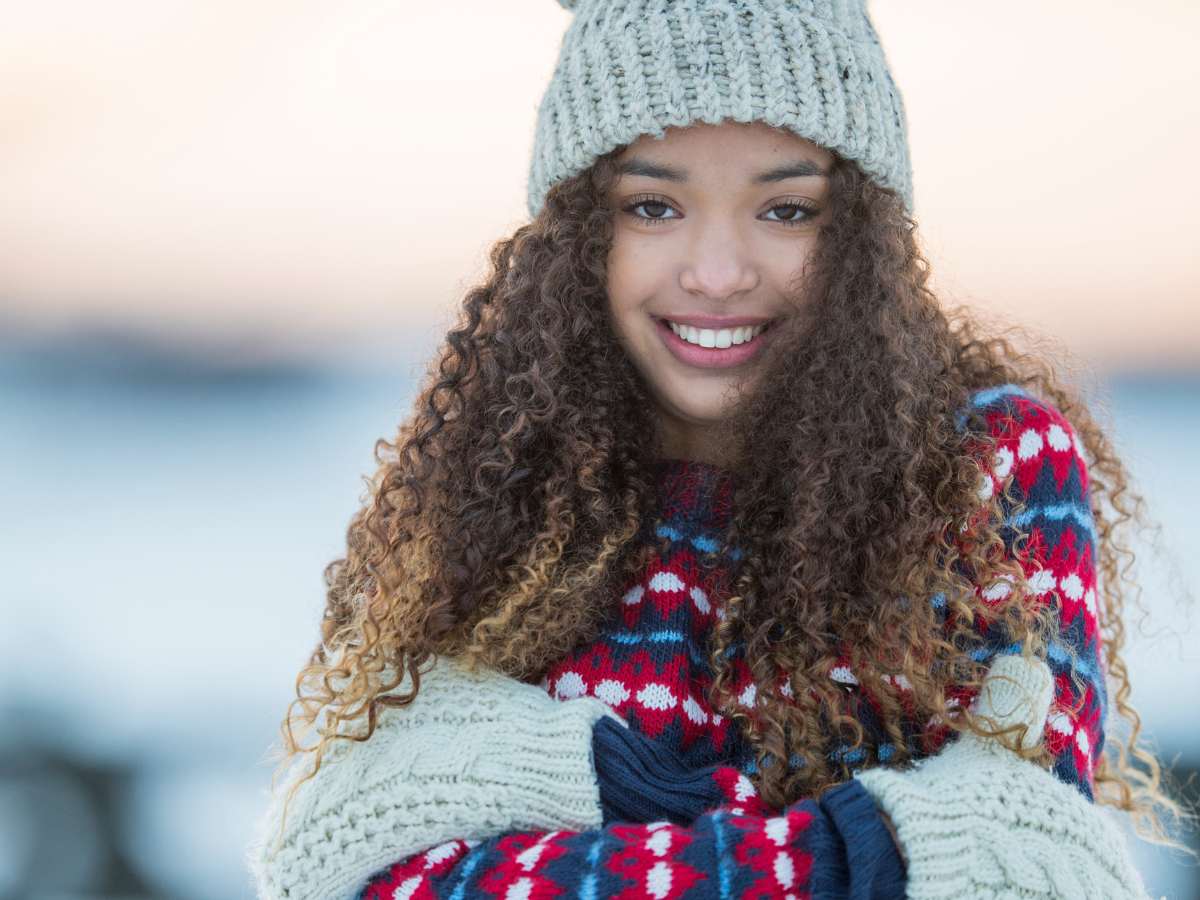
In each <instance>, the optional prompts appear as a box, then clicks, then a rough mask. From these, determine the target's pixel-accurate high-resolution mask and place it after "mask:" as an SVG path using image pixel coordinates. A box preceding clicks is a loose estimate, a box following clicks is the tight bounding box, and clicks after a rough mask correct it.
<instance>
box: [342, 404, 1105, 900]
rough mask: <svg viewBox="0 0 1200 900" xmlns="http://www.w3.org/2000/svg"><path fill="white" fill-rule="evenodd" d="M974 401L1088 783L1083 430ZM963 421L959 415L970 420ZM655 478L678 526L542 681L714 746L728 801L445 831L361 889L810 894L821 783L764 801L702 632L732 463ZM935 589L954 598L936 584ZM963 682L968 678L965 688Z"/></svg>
mask: <svg viewBox="0 0 1200 900" xmlns="http://www.w3.org/2000/svg"><path fill="white" fill-rule="evenodd" d="M972 403H973V405H974V406H975V407H977V408H978V409H979V410H980V411H982V412H983V413H984V414H985V415H986V419H987V422H988V427H989V431H990V433H991V434H992V435H994V436H995V437H996V438H997V439H998V448H997V453H996V455H995V458H994V459H993V461H992V465H991V466H990V467H989V468H988V469H986V470H985V475H984V480H983V482H982V486H981V490H982V491H983V492H984V495H985V496H986V495H987V494H989V493H990V492H992V491H996V490H998V489H999V488H1000V486H1001V485H1002V483H1003V482H1004V480H1005V478H1006V477H1007V476H1008V475H1009V474H1010V473H1011V474H1012V476H1013V478H1014V481H1015V488H1014V490H1013V493H1014V495H1015V496H1016V497H1017V498H1018V499H1022V498H1023V499H1024V500H1025V501H1026V505H1025V509H1024V510H1023V511H1022V512H1020V513H1019V514H1017V515H1014V514H1013V513H1012V511H1010V510H1008V509H1007V508H1006V515H1007V523H1008V526H1009V527H1008V528H1006V530H1005V541H1006V545H1008V546H1009V547H1010V548H1011V546H1012V538H1013V536H1014V534H1015V532H1014V529H1013V526H1019V527H1020V528H1021V529H1022V530H1024V531H1027V532H1030V533H1031V535H1030V539H1029V540H1028V542H1027V544H1026V547H1027V552H1026V553H1025V554H1024V555H1023V557H1022V560H1021V562H1022V566H1023V568H1024V571H1025V573H1026V576H1027V577H1028V578H1030V579H1031V580H1032V583H1033V584H1034V585H1035V586H1036V588H1037V590H1038V593H1039V596H1040V597H1042V598H1043V599H1044V602H1046V603H1049V604H1052V605H1053V606H1054V607H1055V608H1056V610H1057V618H1058V621H1059V635H1058V640H1057V641H1056V642H1054V643H1053V644H1052V645H1051V647H1050V648H1049V653H1048V662H1049V664H1050V667H1051V671H1052V673H1053V676H1054V681H1055V697H1054V702H1053V704H1052V706H1051V710H1050V715H1049V717H1048V719H1047V724H1046V730H1045V735H1044V736H1045V739H1046V742H1047V746H1048V747H1049V749H1050V751H1051V752H1052V753H1053V754H1054V757H1055V763H1054V767H1053V771H1054V773H1055V775H1056V776H1057V777H1058V778H1059V779H1061V780H1062V781H1064V782H1066V783H1068V784H1071V785H1073V786H1075V787H1076V788H1078V790H1079V791H1080V792H1081V793H1082V794H1083V795H1084V796H1086V797H1087V798H1088V799H1089V800H1090V799H1091V798H1092V790H1093V778H1092V775H1093V769H1094V766H1095V763H1096V761H1097V760H1098V758H1099V755H1100V753H1101V751H1102V749H1103V744H1104V731H1103V723H1104V720H1105V714H1106V711H1107V694H1106V690H1105V666H1104V660H1103V656H1102V645H1101V643H1100V636H1099V625H1098V621H1097V605H1096V599H1095V597H1096V594H1095V579H1096V571H1095V562H1094V553H1095V541H1096V535H1095V533H1094V526H1093V518H1092V513H1091V507H1090V500H1089V493H1088V475H1087V466H1086V463H1085V461H1084V456H1083V453H1082V446H1081V444H1080V442H1079V441H1078V439H1077V438H1076V436H1075V434H1074V431H1073V429H1072V427H1071V425H1070V424H1069V422H1068V421H1067V420H1066V418H1065V417H1064V416H1063V415H1062V414H1061V412H1059V411H1058V410H1057V409H1056V408H1055V407H1054V406H1052V405H1050V404H1048V403H1046V402H1044V401H1041V400H1039V399H1037V398H1035V397H1033V396H1031V395H1029V394H1027V393H1026V392H1025V391H1023V390H1022V389H1020V388H1019V387H1018V386H1016V385H1001V386H999V387H996V388H992V389H988V390H984V391H979V392H977V393H976V394H975V395H974V396H973V398H972ZM964 421H965V420H964V418H963V417H962V416H960V419H959V427H960V429H961V428H962V427H963V422H964ZM657 484H658V488H659V500H660V507H659V513H658V515H657V516H656V517H654V518H653V519H652V520H651V521H650V522H648V528H649V529H653V531H654V532H655V533H656V535H657V536H658V537H666V538H667V539H668V549H667V551H666V552H665V553H663V554H656V555H655V557H654V558H653V559H652V561H651V562H650V564H649V566H648V568H647V569H646V570H645V571H644V572H642V573H641V574H640V576H639V577H638V578H637V579H636V580H635V581H634V582H633V583H632V584H629V585H628V586H627V589H626V590H625V592H624V593H623V596H622V597H621V598H620V603H619V605H618V609H617V610H616V611H615V613H614V616H613V619H612V622H611V624H610V626H609V627H608V628H606V629H605V631H604V632H603V633H602V634H601V636H600V637H599V638H598V639H597V640H596V641H594V642H592V643H590V644H588V645H587V646H582V647H578V648H576V649H575V650H573V651H572V652H571V653H569V654H568V655H567V656H566V657H564V658H563V659H562V660H561V661H560V662H558V663H557V664H556V665H555V666H553V667H552V668H551V670H550V671H549V672H548V673H547V675H546V677H545V679H544V680H543V682H542V686H543V687H544V688H545V689H546V690H547V691H549V692H550V694H551V695H552V696H554V697H556V698H559V699H563V700H565V699H569V698H572V697H577V696H581V695H583V694H591V695H593V696H596V697H599V698H600V699H602V700H603V701H605V702H606V703H607V704H608V705H609V706H611V707H612V708H614V709H615V710H616V711H617V712H618V713H619V714H621V715H622V716H623V717H624V718H625V719H626V720H627V721H628V723H629V726H630V728H632V729H635V730H638V731H640V732H642V733H643V734H646V735H648V736H651V737H653V738H654V739H656V740H659V741H663V742H666V743H667V744H668V745H670V746H671V747H673V748H675V749H676V750H677V751H678V752H679V753H680V754H682V755H683V756H684V757H685V758H686V759H687V760H688V761H689V763H690V764H692V765H694V766H695V767H696V768H701V767H704V766H710V765H713V764H718V765H719V766H720V768H718V769H716V772H717V776H716V777H717V778H718V779H719V780H722V781H723V788H724V794H725V796H726V797H728V802H727V803H726V804H723V805H721V806H719V807H716V808H714V809H713V810H711V811H709V812H707V813H705V814H704V815H702V816H700V817H698V818H697V819H696V820H695V821H694V822H693V823H692V824H691V825H690V826H687V827H684V826H680V825H676V824H672V823H668V822H655V823H619V822H618V823H612V824H609V825H607V826H606V827H604V828H603V829H599V830H596V831H590V832H570V831H553V832H522V833H515V834H506V835H497V836H496V837H495V838H492V839H489V840H486V841H482V842H480V841H462V840H459V841H451V842H449V843H445V844H441V845H439V846H437V847H434V848H431V849H429V850H427V851H425V852H423V853H419V854H416V855H414V856H412V857H409V858H408V859H404V860H398V861H397V862H396V863H395V864H393V865H391V866H389V867H388V868H387V869H385V870H383V871H381V872H379V873H377V875H376V876H375V877H374V878H372V880H371V881H370V883H369V884H368V885H367V886H366V888H364V890H363V891H362V892H361V894H360V895H359V896H360V897H361V898H362V900H383V898H387V900H393V898H414V900H415V898H432V897H455V898H461V897H497V898H509V897H521V898H542V897H546V898H549V897H556V896H559V895H561V894H569V895H571V896H579V897H586V898H594V897H607V896H614V897H624V898H634V897H654V898H660V900H662V898H676V897H688V898H691V897H722V898H726V897H737V898H760V897H797V898H799V897H807V896H811V895H812V894H813V892H814V889H815V887H816V886H815V885H814V884H812V883H810V875H813V876H814V877H815V874H816V872H817V871H818V870H820V869H822V868H823V867H822V866H821V865H814V863H819V860H818V859H817V858H816V857H817V856H819V854H820V852H821V849H820V848H819V847H817V846H814V845H813V844H812V843H811V842H810V841H809V839H808V834H807V826H808V825H809V823H810V822H811V821H812V819H813V816H812V814H811V810H812V803H813V801H811V800H803V801H800V802H798V803H796V804H794V805H792V806H789V807H788V808H787V809H785V810H783V811H775V810H771V809H769V808H767V807H766V806H765V805H764V804H762V803H761V801H760V800H758V798H757V797H756V796H755V795H754V792H753V790H752V788H751V787H750V785H749V781H748V779H747V778H745V777H744V776H745V775H748V774H750V773H752V772H753V770H754V760H753V757H752V755H751V754H749V752H748V747H747V745H746V743H745V742H744V740H742V739H741V737H740V735H739V734H738V732H737V730H736V728H733V727H731V723H730V722H729V721H728V720H727V719H724V718H722V717H721V716H719V715H717V714H715V713H714V712H713V711H712V710H711V709H710V708H709V706H708V705H707V703H706V701H705V699H704V698H705V688H706V687H707V685H708V684H709V683H710V679H711V672H710V670H709V667H708V665H707V661H706V653H705V649H706V640H707V636H708V634H709V632H710V630H711V628H712V626H713V624H714V622H715V621H716V619H717V618H719V617H721V615H722V602H723V599H724V598H725V597H727V596H728V593H727V592H728V589H729V585H730V584H731V578H732V575H733V572H734V571H735V569H736V561H737V559H738V558H740V554H739V553H738V552H737V551H736V550H735V551H734V552H733V554H732V559H729V560H726V561H725V563H726V564H725V565H720V566H718V567H716V568H715V569H708V570H703V569H701V567H700V566H699V564H698V561H697V557H698V555H699V554H700V553H703V552H707V551H711V550H715V549H717V548H718V547H719V546H720V541H719V536H720V535H721V533H722V529H723V528H724V527H725V526H726V525H727V524H728V522H729V518H730V515H731V512H732V510H731V508H730V498H731V493H732V485H733V476H732V474H731V473H730V472H727V471H725V470H723V469H720V468H717V467H714V466H712V465H709V464H703V463H698V462H695V461H686V460H679V459H669V460H663V461H661V462H660V463H659V467H658V471H657ZM644 537H645V538H646V539H649V535H648V534H647V535H645V536H644ZM930 602H932V603H933V604H934V606H935V607H939V606H941V607H944V598H941V597H940V595H939V596H935V597H933V598H930ZM983 636H984V638H985V643H984V645H983V649H981V650H980V651H979V656H980V658H981V659H984V660H988V659H991V658H992V657H994V656H995V655H997V654H1004V653H1013V652H1016V651H1018V650H1019V645H1016V644H1011V643H1009V642H1008V641H1006V640H1005V639H1004V638H1003V636H1001V635H988V634H986V633H985V634H984V635H983ZM736 650H737V648H735V652H734V654H733V656H732V659H733V664H734V667H735V668H734V671H735V672H736V673H737V676H738V678H739V679H740V681H739V682H738V684H740V685H741V688H740V689H739V697H740V701H741V703H742V704H744V705H745V706H746V707H748V708H749V707H752V706H753V703H754V687H753V685H752V683H751V679H750V677H749V673H748V670H747V668H746V666H745V663H744V661H743V660H741V659H740V658H739V656H738V654H737V652H736ZM1072 651H1073V655H1074V657H1075V658H1074V659H1072ZM1072 668H1073V669H1074V671H1075V673H1076V674H1077V675H1078V676H1079V677H1080V678H1081V680H1082V683H1083V685H1084V687H1083V690H1082V692H1081V693H1077V692H1076V690H1075V688H1074V685H1073V683H1072V680H1071V677H1070V673H1071V670H1072ZM829 674H830V678H832V679H834V680H836V681H839V682H841V683H843V684H846V685H849V690H850V691H854V690H856V689H857V682H856V679H855V677H854V673H853V672H852V671H851V670H850V668H849V666H848V665H847V664H846V662H845V660H843V661H842V662H840V663H839V664H837V665H835V666H833V667H832V668H831V671H830V673H829ZM898 687H901V688H902V685H898ZM784 694H785V695H786V694H787V690H786V689H784ZM969 699H970V698H969V696H968V695H966V694H965V693H964V694H962V695H961V700H962V702H969ZM855 709H856V710H859V711H860V713H861V715H860V721H862V723H863V725H864V728H865V729H866V730H867V732H868V734H869V735H872V736H873V737H874V740H873V741H872V743H874V744H875V745H876V746H878V758H879V761H880V763H882V764H886V761H887V759H888V757H889V756H890V755H891V754H890V753H889V746H888V744H887V743H886V742H885V740H884V735H883V733H882V731H881V729H880V728H879V726H878V723H877V722H876V721H875V720H874V718H873V717H872V714H871V704H870V703H869V702H865V703H857V704H855ZM931 734H934V735H935V737H934V738H932V739H931V737H930V735H931ZM952 734H953V733H952V732H951V733H950V735H952ZM905 735H906V737H911V739H912V740H911V742H910V747H909V749H910V751H911V752H912V753H913V755H914V756H916V757H917V758H920V757H921V756H922V755H926V754H930V753H933V752H936V750H937V749H938V748H939V746H940V745H941V744H942V743H944V739H945V738H946V736H947V735H946V733H945V731H944V730H943V731H942V732H941V733H940V739H938V738H937V737H936V735H937V732H933V731H931V730H930V729H928V728H926V727H923V723H912V727H911V729H906V730H905ZM892 749H893V751H894V748H892ZM829 753H830V756H831V758H834V759H841V760H844V761H845V762H846V763H847V764H848V765H849V766H850V767H851V769H852V770H857V768H856V764H857V763H861V762H863V756H862V751H861V749H860V750H858V751H856V752H849V751H848V749H847V747H845V746H832V747H831V748H830V750H829ZM795 762H796V761H795V760H791V761H789V764H795ZM818 893H821V892H820V891H818Z"/></svg>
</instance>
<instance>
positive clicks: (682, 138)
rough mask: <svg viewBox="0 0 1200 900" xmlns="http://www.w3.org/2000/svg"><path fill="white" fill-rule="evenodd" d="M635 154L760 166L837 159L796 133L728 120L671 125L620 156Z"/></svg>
mask: <svg viewBox="0 0 1200 900" xmlns="http://www.w3.org/2000/svg"><path fill="white" fill-rule="evenodd" d="M633 156H637V157H638V158H641V159H652V160H655V161H665V160H668V159H669V160H671V161H674V162H680V163H683V162H685V161H691V162H692V163H694V164H695V165H702V164H705V163H709V164H719V165H721V166H722V167H724V168H729V167H731V166H745V167H747V168H751V167H752V168H760V167H761V166H762V164H763V163H772V164H774V163H778V162H780V161H783V160H793V159H809V160H812V161H813V162H816V163H818V164H819V165H820V167H821V168H822V169H825V168H827V167H828V166H829V164H830V163H831V162H833V154H832V153H830V152H829V151H828V150H826V149H825V148H824V147H821V146H820V145H818V144H815V143H813V142H812V141H810V140H808V139H807V138H803V137H801V136H800V135H798V134H796V133H795V132H792V131H788V130H787V129H784V128H775V127H773V126H771V125H768V124H767V123H765V122H734V121H732V120H728V119H727V120H725V121H723V122H721V123H719V124H715V125H714V124H712V123H709V122H698V123H695V124H692V125H688V126H686V127H683V128H680V127H670V128H667V129H666V131H665V133H664V135H663V136H662V137H661V138H656V137H655V136H654V135H650V134H643V135H641V136H640V137H638V139H637V140H636V141H634V142H633V143H631V144H629V146H627V147H626V148H625V149H624V151H622V152H621V153H620V154H619V155H618V156H617V159H618V160H626V159H629V158H630V157H633Z"/></svg>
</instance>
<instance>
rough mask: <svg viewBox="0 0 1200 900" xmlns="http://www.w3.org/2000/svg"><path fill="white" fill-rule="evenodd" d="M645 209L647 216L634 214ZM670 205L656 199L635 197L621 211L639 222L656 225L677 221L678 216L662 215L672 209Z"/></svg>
mask: <svg viewBox="0 0 1200 900" xmlns="http://www.w3.org/2000/svg"><path fill="white" fill-rule="evenodd" d="M643 208H644V209H646V211H647V214H646V215H643V214H641V213H639V212H635V210H638V209H643ZM674 208H675V207H673V206H672V205H671V204H669V203H667V202H666V201H664V200H661V199H659V198H658V197H635V198H634V199H633V201H632V202H630V203H629V204H627V205H626V206H623V207H622V208H621V211H622V212H624V213H626V214H627V215H630V216H633V217H634V218H635V219H637V220H638V221H640V222H646V223H648V224H651V225H653V224H657V223H659V222H669V221H671V220H672V219H678V218H679V216H664V215H663V213H664V212H665V211H666V210H668V209H674Z"/></svg>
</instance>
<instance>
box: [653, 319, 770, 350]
mask: <svg viewBox="0 0 1200 900" xmlns="http://www.w3.org/2000/svg"><path fill="white" fill-rule="evenodd" d="M666 321H667V324H668V325H670V326H671V330H672V331H673V332H675V333H676V334H677V335H679V336H680V337H681V338H683V340H685V341H687V342H688V343H689V344H696V345H698V346H700V347H717V348H725V347H729V346H730V345H732V344H744V343H746V341H752V340H754V338H756V337H758V336H759V335H760V334H761V333H762V332H763V330H764V329H765V328H766V327H767V326H766V325H765V324H763V325H739V326H738V327H737V328H719V329H713V328H695V327H693V326H691V325H680V324H679V323H677V322H672V321H671V320H670V319H667V320H666Z"/></svg>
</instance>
